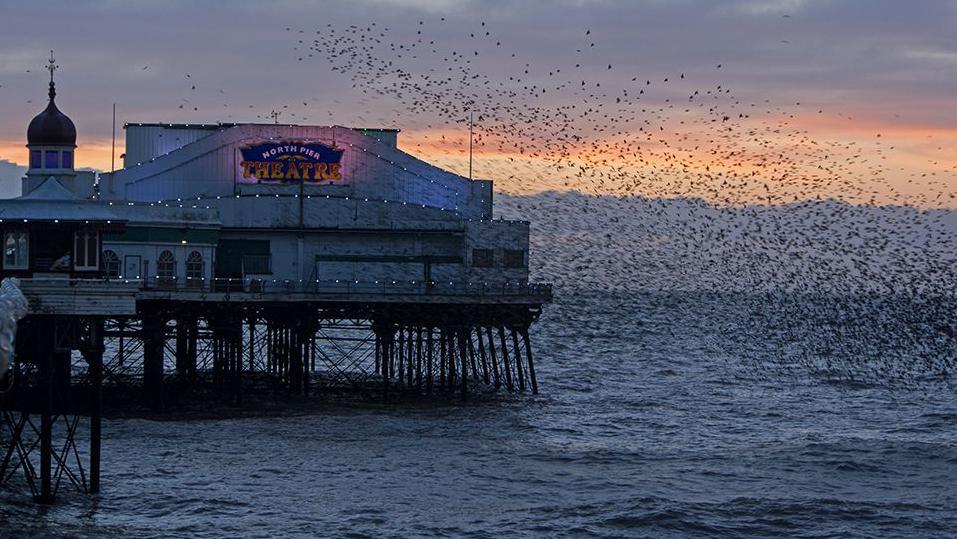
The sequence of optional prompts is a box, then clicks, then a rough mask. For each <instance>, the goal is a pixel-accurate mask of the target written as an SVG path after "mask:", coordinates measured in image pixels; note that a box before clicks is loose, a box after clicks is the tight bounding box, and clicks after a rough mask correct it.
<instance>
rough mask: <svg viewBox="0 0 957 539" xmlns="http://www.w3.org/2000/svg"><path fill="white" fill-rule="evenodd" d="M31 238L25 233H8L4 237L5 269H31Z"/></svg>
mask: <svg viewBox="0 0 957 539" xmlns="http://www.w3.org/2000/svg"><path fill="white" fill-rule="evenodd" d="M29 240H30V236H29V234H27V232H25V231H16V232H6V233H4V235H3V267H4V269H27V268H28V267H29V260H30V259H29V254H30V241H29Z"/></svg>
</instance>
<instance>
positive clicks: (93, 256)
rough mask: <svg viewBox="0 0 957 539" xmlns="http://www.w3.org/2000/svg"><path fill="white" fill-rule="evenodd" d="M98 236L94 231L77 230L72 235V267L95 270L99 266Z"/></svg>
mask: <svg viewBox="0 0 957 539" xmlns="http://www.w3.org/2000/svg"><path fill="white" fill-rule="evenodd" d="M99 243H100V238H99V234H97V233H96V232H91V231H86V232H77V233H76V234H74V235H73V269H76V270H95V269H99V267H100V260H99V255H100V245H99Z"/></svg>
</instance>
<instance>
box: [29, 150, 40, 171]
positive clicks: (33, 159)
mask: <svg viewBox="0 0 957 539" xmlns="http://www.w3.org/2000/svg"><path fill="white" fill-rule="evenodd" d="M42 157H43V152H41V151H40V150H30V168H40V167H42V166H43V159H42Z"/></svg>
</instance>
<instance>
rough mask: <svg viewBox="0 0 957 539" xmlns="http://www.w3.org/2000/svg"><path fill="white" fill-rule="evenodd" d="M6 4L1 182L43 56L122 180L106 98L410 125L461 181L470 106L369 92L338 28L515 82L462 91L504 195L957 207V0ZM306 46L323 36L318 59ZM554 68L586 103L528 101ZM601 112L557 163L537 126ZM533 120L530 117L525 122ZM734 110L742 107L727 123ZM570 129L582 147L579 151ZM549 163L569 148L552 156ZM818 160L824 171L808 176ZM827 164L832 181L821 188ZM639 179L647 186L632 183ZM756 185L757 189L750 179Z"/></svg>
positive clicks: (417, 149) (95, 162)
mask: <svg viewBox="0 0 957 539" xmlns="http://www.w3.org/2000/svg"><path fill="white" fill-rule="evenodd" d="M3 3H4V4H5V5H3V6H2V7H3V14H4V21H5V24H4V31H3V32H2V33H0V119H2V121H0V173H2V172H3V171H9V170H13V168H12V166H11V165H10V163H15V164H18V165H23V164H24V163H25V161H26V150H25V148H24V144H25V131H26V126H27V124H28V123H29V121H30V119H31V118H32V117H33V116H34V115H35V114H36V113H38V112H39V111H40V110H42V109H43V108H44V106H45V103H46V97H45V96H46V83H47V79H48V77H49V74H48V73H47V72H46V71H45V70H44V66H45V63H46V60H47V58H48V57H49V53H50V50H51V49H54V50H55V51H56V59H57V63H58V65H59V66H60V68H59V70H58V71H57V72H56V80H57V88H58V97H57V103H58V105H59V106H60V108H61V110H63V111H64V112H66V113H67V114H68V115H70V117H71V118H72V119H73V120H74V122H75V123H76V124H77V128H78V132H79V140H78V145H79V148H78V150H77V157H76V162H77V165H78V166H79V167H93V168H96V169H99V170H108V169H109V168H110V163H111V129H112V128H111V123H112V122H111V108H112V106H113V104H114V103H115V104H116V106H117V124H118V125H119V126H122V125H123V123H125V122H154V121H163V122H183V123H200V122H243V121H260V122H263V121H266V122H271V121H273V120H272V117H271V116H270V113H271V112H273V111H277V112H279V113H280V115H279V120H280V121H281V122H284V123H286V122H288V123H303V124H318V125H329V124H336V125H348V126H388V127H398V128H401V129H402V130H403V132H402V134H401V135H400V147H402V148H403V149H405V150H407V151H410V152H411V153H414V154H415V155H418V156H420V157H421V158H423V159H425V160H427V161H430V162H434V163H436V164H439V165H442V166H446V167H449V168H451V169H453V170H456V171H458V172H461V173H464V172H465V170H466V169H467V146H468V145H467V134H468V126H467V120H466V118H467V115H466V114H465V113H464V112H463V111H464V110H465V109H464V108H461V109H460V108H459V107H457V106H454V104H452V105H451V106H450V105H449V103H446V104H445V105H444V106H437V105H436V106H431V107H430V106H428V105H421V104H420V105H418V106H417V107H411V106H410V104H411V103H412V99H411V98H410V96H409V92H408V90H409V88H406V89H405V90H406V91H405V92H404V93H403V92H401V91H399V90H395V88H396V87H395V86H392V87H391V88H390V86H389V80H392V82H395V80H394V79H386V78H385V77H383V78H380V79H376V78H375V76H374V74H373V75H369V74H367V75H365V76H360V77H359V78H358V80H357V78H356V77H357V75H356V73H355V72H353V71H354V70H357V71H361V70H362V66H361V64H357V63H354V62H353V63H346V62H344V61H343V58H344V57H343V56H341V55H340V56H338V57H336V58H332V59H331V60H330V59H329V58H327V56H328V55H326V54H324V53H326V52H328V51H330V50H332V49H335V48H336V47H337V46H338V47H343V46H344V45H343V43H346V42H344V41H342V40H341V38H340V36H349V34H348V32H349V28H350V26H351V25H355V26H356V27H357V28H360V29H362V28H365V29H367V30H368V31H361V30H360V32H359V33H360V34H363V35H369V36H379V37H381V38H382V40H383V42H384V43H405V44H410V43H414V42H415V41H416V40H422V39H423V38H424V39H425V40H427V41H428V42H430V43H429V45H428V48H431V49H432V50H433V51H436V52H434V53H432V54H422V53H421V52H420V53H419V56H418V57H417V58H415V59H414V60H413V59H412V58H413V57H410V56H409V55H408V54H407V51H408V49H395V48H388V47H386V46H385V45H384V44H383V45H381V46H380V48H378V49H376V51H377V52H375V55H376V58H375V61H381V62H390V61H392V62H394V64H392V65H396V66H402V69H403V70H404V71H403V72H404V73H406V74H408V76H409V77H419V78H418V79H415V80H419V81H422V80H427V79H422V78H421V77H423V74H428V73H437V72H441V71H442V69H444V68H445V66H447V65H452V64H451V63H450V62H449V61H447V60H448V58H450V57H451V58H452V62H454V61H455V57H454V56H450V55H451V51H456V53H457V54H460V55H468V58H469V60H468V68H467V69H468V72H469V73H471V74H474V75H475V79H474V80H487V81H489V82H490V83H492V84H497V85H498V86H499V87H500V88H507V87H509V85H512V86H513V87H514V89H515V91H516V92H517V94H519V97H517V98H516V99H517V101H518V102H517V103H513V104H511V105H509V107H507V108H504V109H503V108H501V105H502V104H501V103H498V102H495V101H496V100H499V101H500V95H499V94H494V95H492V94H482V93H480V92H476V91H475V90H476V88H475V87H470V88H469V89H468V90H467V91H466V92H465V93H466V94H469V93H470V92H471V93H470V95H473V96H484V97H487V99H486V101H487V102H479V103H477V104H476V105H474V106H475V107H476V108H477V109H478V112H479V116H480V119H479V120H478V122H479V123H480V124H481V125H479V126H478V127H479V129H478V130H477V131H478V133H479V141H478V142H479V143H478V144H477V145H476V155H475V163H474V165H475V170H476V175H477V176H479V177H486V178H489V179H492V180H494V181H496V186H497V187H498V188H499V189H501V190H504V191H509V192H530V191H531V192H534V191H541V190H547V189H576V190H580V191H583V192H602V193H613V194H624V193H632V194H643V195H657V196H702V197H705V198H711V199H715V200H719V201H720V200H722V199H724V200H726V201H727V202H729V203H735V202H741V201H752V202H753V201H754V200H758V201H759V200H761V197H762V196H763V195H761V194H760V193H758V191H762V190H763V191H762V192H767V193H773V197H771V196H769V197H768V201H772V202H786V201H790V200H791V197H792V196H793V197H794V198H795V199H796V198H813V197H814V196H818V197H820V195H822V194H823V195H824V196H835V195H836V196H847V197H849V198H852V199H854V200H853V201H855V202H867V201H868V200H869V199H870V200H872V201H874V200H876V201H877V202H894V203H912V204H916V205H924V206H933V205H946V206H954V205H955V204H954V199H953V198H952V197H951V195H952V194H953V193H952V191H953V190H954V189H953V185H954V181H953V180H954V178H955V175H957V153H955V142H957V106H955V100H954V96H955V95H957V32H954V31H953V29H954V28H957V1H955V0H911V1H907V2H903V1H899V0H727V1H718V0H554V1H545V0H485V1H482V0H454V1H453V0H352V1H350V2H341V1H320V0H311V1H310V0H296V1H292V0H285V1H274V2H268V1H245V0H237V1H232V2H227V1H211V0H192V1H179V0H164V1H162V2H142V1H126V0H123V1H121V0H90V1H49V2H11V1H4V2H3ZM373 24H375V29H374V31H372V25H373ZM386 28H387V29H388V30H386ZM333 30H338V32H339V33H338V34H336V33H335V32H332V31H333ZM317 31H318V32H320V33H319V34H317V33H316V32H317ZM486 32H488V35H486V34H485V33H486ZM357 35H359V34H357V33H355V32H353V33H352V34H351V37H352V38H353V39H354V38H355V37H356V36H357ZM313 39H319V40H320V41H319V43H318V44H314V47H313V48H312V49H310V47H309V45H310V44H311V43H312V40H313ZM300 40H302V41H303V42H302V43H300V42H299V41H300ZM424 48H425V43H422V48H420V49H419V50H420V51H424ZM471 52H474V54H470V53H471ZM310 54H312V56H309V55H310ZM400 55H401V57H400ZM459 58H463V56H459ZM464 63H465V61H464V60H463V63H462V64H457V67H458V66H462V65H464ZM561 69H564V74H568V73H570V72H571V73H572V75H568V79H569V80H571V79H574V80H575V81H578V80H579V79H581V80H582V82H581V86H580V88H585V86H586V82H587V87H588V88H594V90H589V91H588V92H586V91H585V90H584V89H582V90H581V91H579V90H577V89H575V88H579V87H578V86H577V83H576V87H575V88H571V86H569V88H568V89H565V88H564V87H562V86H558V85H556V86H555V87H554V88H552V87H551V86H549V89H550V90H552V91H551V92H549V93H546V92H542V93H540V94H539V93H536V92H525V93H523V92H522V91H521V88H522V87H523V86H525V87H527V86H528V85H529V84H533V85H537V86H541V88H544V87H545V86H546V85H547V82H548V81H550V80H556V81H557V80H558V78H559V76H558V75H556V74H554V73H553V71H555V70H561ZM430 70H432V71H430ZM526 71H528V72H529V73H526ZM564 74H563V75H561V76H562V77H564V76H565V75H564ZM390 76H395V73H394V72H391V73H390ZM426 76H427V75H426ZM509 77H512V78H509ZM483 78H484V79H483ZM518 79H522V80H521V82H516V81H517V80H518ZM665 79H668V80H667V81H665ZM400 80H401V79H400ZM409 80H411V79H409ZM642 81H646V82H647V83H648V84H647V85H645V86H642V85H641V82H642ZM652 81H653V83H652ZM458 82H459V83H461V82H462V81H461V80H459V81H458ZM399 88H400V89H401V86H399ZM599 88H600V89H599ZM639 88H647V89H648V92H647V94H645V95H643V96H642V98H643V99H645V101H643V102H641V103H637V102H635V103H633V104H631V105H633V108H632V109H630V110H629V112H628V113H627V114H628V115H629V116H628V118H629V119H628V120H627V121H625V120H623V121H621V122H615V121H613V119H614V118H617V117H618V116H616V115H617V114H622V115H625V113H624V112H622V109H621V106H618V107H617V108H614V110H615V113H614V114H609V111H611V110H612V108H613V107H615V103H616V101H614V100H615V99H620V97H621V96H622V95H626V96H627V98H626V101H628V100H630V99H631V98H632V97H634V96H635V94H636V93H637V92H638V91H639ZM719 88H720V90H719ZM732 89H733V93H731V91H732ZM572 90H574V91H572ZM629 91H631V93H630V94H628V93H627V92H629ZM696 91H700V94H696V95H695V96H694V97H693V98H689V96H690V95H691V94H692V93H693V92H696ZM708 91H713V92H714V95H713V99H714V100H715V101H713V103H714V105H711V104H706V105H705V106H704V107H703V108H699V109H693V110H692V109H690V108H689V107H688V104H689V103H692V104H694V103H697V104H701V99H702V98H704V96H705V95H706V93H707V92H708ZM725 91H727V92H728V93H726V94H725V93H721V92H725ZM622 92H625V93H624V94H623V93H622ZM719 93H721V96H722V97H721V98H720V99H724V100H723V101H720V105H719V97H718V94H719ZM457 95H460V94H458V93H445V94H443V95H442V96H440V97H441V99H445V98H448V99H453V98H455V97H456V96H457ZM707 95H708V96H709V98H711V97H712V94H707ZM616 96H618V97H616ZM699 96H700V97H699ZM730 96H733V97H730ZM441 99H440V101H441ZM602 99H604V100H605V101H604V102H603V103H602V104H601V106H602V107H604V108H602V109H601V111H603V112H602V113H601V114H599V116H598V117H599V119H600V120H599V121H598V122H596V121H594V116H592V119H589V120H587V121H586V120H584V119H583V120H582V122H580V123H571V124H566V125H565V128H566V130H568V129H571V130H574V131H575V133H574V135H569V134H568V133H564V132H563V133H561V134H560V135H558V137H559V138H562V137H565V138H563V139H562V140H564V141H565V142H563V144H562V145H561V147H560V149H558V150H556V146H554V145H552V144H549V142H548V141H547V140H546V139H548V138H549V135H546V134H547V132H548V128H549V127H551V124H549V123H548V121H547V120H542V118H544V116H542V115H540V114H538V113H540V112H541V111H546V110H547V111H550V112H549V114H554V113H556V112H557V111H562V110H565V111H567V110H571V109H570V108H563V107H571V105H573V104H576V103H577V104H578V105H583V104H584V105H587V106H589V107H591V106H593V105H594V104H595V103H598V101H599V100H602ZM696 100H697V101H696ZM480 101H481V100H480ZM678 103H680V104H681V106H680V107H675V104H678ZM749 105H750V109H748V108H746V107H748V106H749ZM622 106H623V105H622ZM718 106H720V107H722V108H721V112H713V111H712V112H711V114H710V116H712V117H713V116H715V115H717V116H718V117H719V120H717V121H716V123H715V121H714V119H713V118H712V119H710V120H709V119H708V118H709V114H708V112H706V111H708V110H709V109H716V108H717V107H718ZM681 107H685V109H684V110H680V109H681ZM492 109H495V110H496V111H497V112H496V113H494V114H493V113H491V112H489V111H491V110H492ZM578 110H580V109H578ZM729 110H730V111H732V112H730V113H729V112H728V111H729ZM483 111H484V113H483ZM528 111H536V114H528V115H527V118H526V114H525V113H526V112H528ZM656 111H657V112H656ZM742 111H745V112H747V114H741V115H738V114H736V113H741V112H742ZM503 115H511V116H516V115H517V116H518V117H519V118H520V119H524V120H523V121H524V123H525V124H527V125H525V126H524V127H525V129H520V130H516V131H515V132H514V133H511V134H503V133H502V132H504V131H509V129H508V128H507V124H505V123H502V122H501V120H502V118H501V116H503ZM722 115H723V116H724V120H723V122H722V120H721V119H720V117H721V116H722ZM553 117H554V116H549V118H553ZM529 118H531V119H529ZM601 118H604V120H603V121H602V120H601ZM649 119H650V120H651V121H649ZM496 122H499V123H501V126H498V124H497V123H496ZM536 122H540V124H536ZM725 124H726V125H732V124H733V126H734V128H735V129H733V130H732V129H731V128H730V127H729V128H727V129H726V130H725V129H724V127H723V125H725ZM652 125H654V129H655V132H656V136H655V137H652V136H651V135H650V131H651V129H652V127H651V126H652ZM640 126H645V127H647V128H648V132H647V133H648V134H647V136H646V135H644V134H643V135H641V136H644V137H645V138H644V139H641V141H643V142H644V143H645V144H644V145H643V146H642V148H641V149H640V150H639V151H632V150H633V149H634V148H635V147H636V146H635V145H636V144H638V142H639V138H638V137H639V135H638V129H639V127H640ZM526 129H533V130H536V131H538V133H539V134H538V135H535V136H529V135H527V133H528V132H529V131H528V130H526ZM724 131H728V132H730V133H731V134H730V135H728V134H726V133H725V132H724ZM118 133H119V149H118V150H117V152H116V154H117V155H119V154H121V153H122V130H119V131H118ZM746 133H751V134H754V133H757V135H754V136H751V137H750V138H749V137H747V136H745V134H746ZM520 135H521V136H524V137H525V138H526V139H527V140H525V141H524V142H522V141H521V136H520ZM573 136H578V138H574V140H575V141H577V143H576V144H571V143H569V142H568V141H569V140H572V139H570V138H568V137H573ZM509 137H511V138H509ZM728 137H733V140H731V139H729V138H728ZM496 138H504V139H507V140H505V141H504V142H502V141H501V140H499V141H498V143H496V142H495V139H496ZM616 142H617V143H620V144H621V145H625V146H626V147H627V151H619V150H620V147H621V146H618V145H616ZM823 148H828V149H827V150H824V149H823ZM519 149H529V151H527V152H523V151H519ZM549 152H552V153H555V152H560V153H565V154H568V156H566V157H564V158H561V159H557V160H556V158H554V157H553V156H550V155H549ZM770 154H773V156H774V157H773V161H774V164H773V166H772V165H769V164H768V162H769V157H768V155H770ZM609 156H610V157H609ZM791 157H793V160H795V161H800V163H799V164H795V163H793V162H790V160H791ZM3 161H6V162H7V163H3ZM609 161H610V162H609ZM786 161H787V162H786ZM820 163H829V164H825V165H824V166H820V167H815V165H819V164H820ZM815 168H817V169H818V170H823V171H825V172H821V173H820V174H821V175H822V176H823V175H828V178H827V179H826V181H825V180H822V179H821V178H820V177H818V176H815V174H816V173H815V172H814V169H815ZM571 169H577V170H580V171H584V172H580V173H578V174H574V175H573V174H570V173H569V170H571ZM646 176H647V178H648V181H646V182H645V181H638V180H636V181H634V182H632V181H631V180H630V178H638V177H640V178H645V177H646ZM755 176H757V177H763V178H765V181H764V183H763V184H762V183H755V182H750V183H747V182H745V181H744V178H753V177H755ZM624 178H629V180H627V181H626V180H625V179H624ZM701 178H705V180H704V181H702V180H701ZM2 182H7V183H9V181H8V180H6V179H4V180H2ZM768 183H771V184H772V186H773V187H771V188H768ZM825 184H826V185H825ZM702 185H708V186H709V187H707V188H705V187H702ZM729 185H730V186H729ZM851 185H853V187H849V186H851ZM809 186H810V187H809ZM851 192H853V194H848V193H851ZM728 193H731V196H726V195H728ZM875 193H876V194H877V195H878V196H877V197H876V199H875V198H874V196H873V195H874V194H875ZM935 193H936V194H935Z"/></svg>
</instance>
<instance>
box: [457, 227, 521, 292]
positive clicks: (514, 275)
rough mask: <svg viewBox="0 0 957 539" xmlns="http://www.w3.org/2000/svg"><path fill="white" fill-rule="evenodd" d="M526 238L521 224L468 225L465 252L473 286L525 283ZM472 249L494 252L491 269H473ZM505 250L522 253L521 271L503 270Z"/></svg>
mask: <svg viewBox="0 0 957 539" xmlns="http://www.w3.org/2000/svg"><path fill="white" fill-rule="evenodd" d="M528 234H529V226H528V223H527V222H525V221H471V222H468V223H466V226H465V251H466V256H467V257H468V262H467V264H468V274H467V276H468V279H469V280H470V281H473V282H494V283H498V282H501V281H502V280H509V281H520V282H526V281H528ZM474 249H491V250H493V251H494V265H493V266H492V267H486V268H483V267H475V266H474V265H473V263H472V262H473V261H472V255H473V253H474ZM505 249H513V250H521V251H523V252H524V258H525V263H524V265H523V267H521V268H507V267H504V260H503V259H504V251H505Z"/></svg>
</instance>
